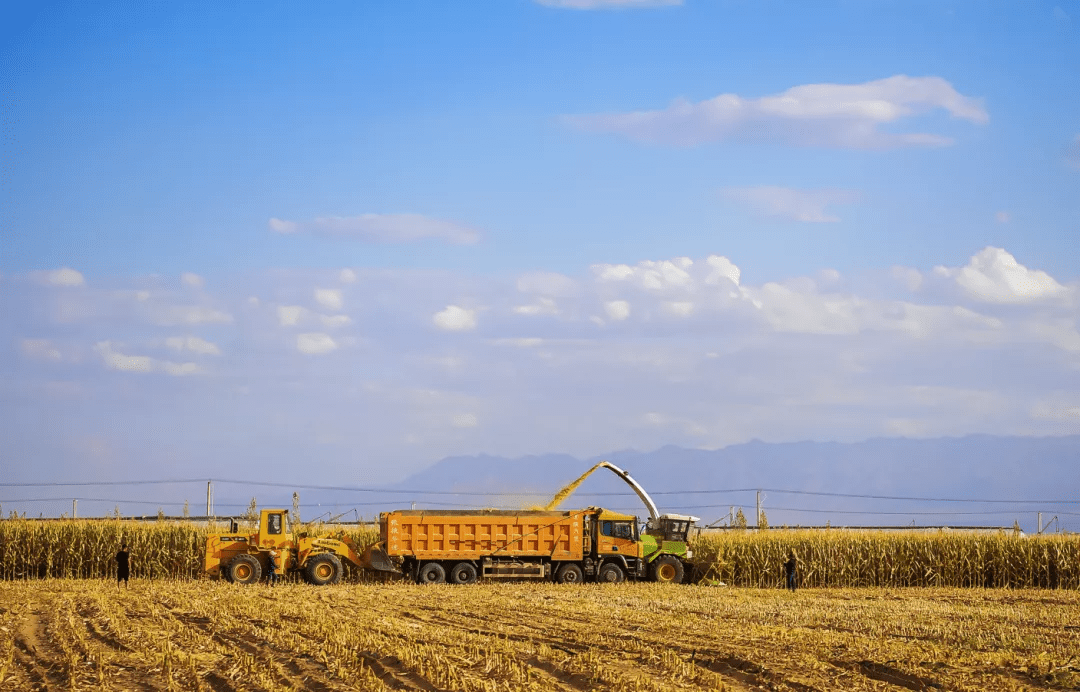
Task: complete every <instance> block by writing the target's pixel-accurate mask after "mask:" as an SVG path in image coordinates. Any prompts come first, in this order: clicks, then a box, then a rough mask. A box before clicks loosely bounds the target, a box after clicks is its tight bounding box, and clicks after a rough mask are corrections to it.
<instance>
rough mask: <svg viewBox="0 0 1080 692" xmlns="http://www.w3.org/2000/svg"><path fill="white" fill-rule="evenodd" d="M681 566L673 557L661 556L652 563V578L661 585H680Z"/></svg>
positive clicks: (681, 578)
mask: <svg viewBox="0 0 1080 692" xmlns="http://www.w3.org/2000/svg"><path fill="white" fill-rule="evenodd" d="M683 572H684V570H683V564H682V562H680V561H679V558H677V557H675V556H674V555H661V556H660V557H658V558H656V561H655V562H653V563H652V578H653V581H655V582H660V583H661V584H681V583H682V580H683Z"/></svg>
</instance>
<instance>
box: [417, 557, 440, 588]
mask: <svg viewBox="0 0 1080 692" xmlns="http://www.w3.org/2000/svg"><path fill="white" fill-rule="evenodd" d="M416 581H418V582H420V583H421V584H443V583H445V582H446V570H445V569H443V566H442V565H440V564H439V563H438V562H428V563H425V564H423V565H421V566H420V571H419V572H417V573H416Z"/></svg>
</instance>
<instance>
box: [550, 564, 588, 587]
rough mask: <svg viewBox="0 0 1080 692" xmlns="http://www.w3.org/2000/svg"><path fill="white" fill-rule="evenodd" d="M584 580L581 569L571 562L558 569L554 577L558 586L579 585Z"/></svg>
mask: <svg viewBox="0 0 1080 692" xmlns="http://www.w3.org/2000/svg"><path fill="white" fill-rule="evenodd" d="M584 579H585V575H584V574H583V573H582V571H581V568H580V567H578V566H577V565H575V564H574V563H572V562H570V563H567V564H565V565H563V566H562V567H560V568H559V571H558V573H557V574H556V575H555V581H557V582H559V583H560V584H580V583H581V582H582V581H584Z"/></svg>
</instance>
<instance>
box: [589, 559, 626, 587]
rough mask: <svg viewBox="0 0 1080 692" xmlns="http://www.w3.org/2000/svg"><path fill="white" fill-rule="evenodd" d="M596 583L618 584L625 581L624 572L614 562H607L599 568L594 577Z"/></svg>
mask: <svg viewBox="0 0 1080 692" xmlns="http://www.w3.org/2000/svg"><path fill="white" fill-rule="evenodd" d="M596 581H598V582H600V583H601V584H618V583H619V582H621V581H626V572H623V569H622V567H619V566H618V565H617V564H615V563H614V562H609V563H607V564H605V565H604V566H603V567H601V568H600V571H599V572H598V573H597V575H596Z"/></svg>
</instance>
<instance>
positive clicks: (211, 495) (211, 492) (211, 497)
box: [206, 481, 214, 520]
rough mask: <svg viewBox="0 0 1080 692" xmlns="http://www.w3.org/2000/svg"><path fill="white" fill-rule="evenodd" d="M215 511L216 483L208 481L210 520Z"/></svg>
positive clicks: (208, 517) (207, 501) (207, 512)
mask: <svg viewBox="0 0 1080 692" xmlns="http://www.w3.org/2000/svg"><path fill="white" fill-rule="evenodd" d="M213 511H214V482H213V481H206V518H207V519H208V520H209V519H210V517H211V516H212V514H213Z"/></svg>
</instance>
